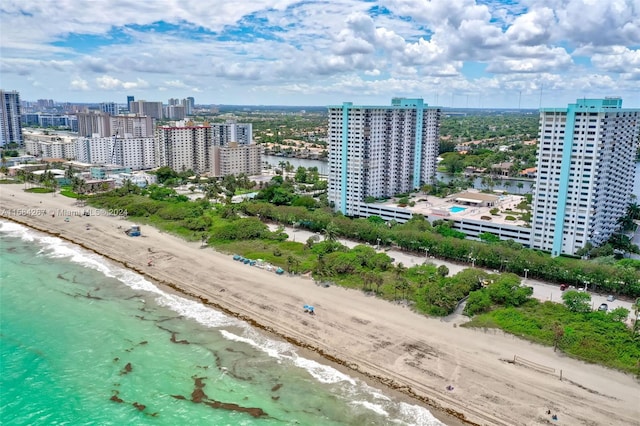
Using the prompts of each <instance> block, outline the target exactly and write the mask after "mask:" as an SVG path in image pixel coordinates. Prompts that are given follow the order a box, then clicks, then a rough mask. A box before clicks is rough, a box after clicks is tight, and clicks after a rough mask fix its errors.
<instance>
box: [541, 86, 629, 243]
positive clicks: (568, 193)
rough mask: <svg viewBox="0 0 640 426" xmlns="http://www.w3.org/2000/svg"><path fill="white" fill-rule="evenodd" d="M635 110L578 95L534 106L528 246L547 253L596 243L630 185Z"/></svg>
mask: <svg viewBox="0 0 640 426" xmlns="http://www.w3.org/2000/svg"><path fill="white" fill-rule="evenodd" d="M639 131H640V110H637V109H635V110H632V109H623V108H622V99H620V98H605V99H578V100H577V101H576V103H575V104H569V105H568V106H567V108H545V109H542V110H541V111H540V140H539V146H538V165H537V178H536V186H535V192H534V196H533V211H532V218H531V220H532V232H531V247H532V248H536V249H541V250H545V251H549V252H551V254H552V255H553V256H559V255H561V254H571V255H573V254H576V252H577V251H578V250H579V249H580V248H582V247H584V246H585V245H586V244H587V243H591V244H593V245H596V246H597V245H600V244H602V243H604V242H605V241H606V240H607V239H608V238H609V237H610V236H611V235H612V234H613V233H614V232H615V231H616V230H617V227H618V219H619V218H620V217H621V216H623V215H624V214H625V210H626V207H627V205H628V204H629V202H630V200H631V193H632V191H633V175H634V171H635V156H636V151H637V149H638V132H639Z"/></svg>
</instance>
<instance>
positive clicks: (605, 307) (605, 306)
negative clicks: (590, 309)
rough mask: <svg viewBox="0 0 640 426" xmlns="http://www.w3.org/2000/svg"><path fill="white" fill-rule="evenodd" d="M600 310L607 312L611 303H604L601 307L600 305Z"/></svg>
mask: <svg viewBox="0 0 640 426" xmlns="http://www.w3.org/2000/svg"><path fill="white" fill-rule="evenodd" d="M598 310H599V311H602V312H607V311H608V310H609V305H607V304H606V303H602V304H601V305H600V306H599V307H598Z"/></svg>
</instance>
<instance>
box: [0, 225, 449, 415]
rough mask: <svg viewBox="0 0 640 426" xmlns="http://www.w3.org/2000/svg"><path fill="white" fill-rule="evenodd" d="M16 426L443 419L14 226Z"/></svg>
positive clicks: (1, 244)
mask: <svg viewBox="0 0 640 426" xmlns="http://www.w3.org/2000/svg"><path fill="white" fill-rule="evenodd" d="M0 424H2V425H185V424H191V425H387V424H398V425H403V424H404V425H440V424H441V423H440V422H438V421H437V420H436V419H435V418H434V417H433V416H432V415H431V413H430V412H429V411H428V410H427V409H425V408H423V407H420V406H417V405H412V404H407V403H404V402H400V401H397V400H395V399H393V398H389V397H387V396H385V395H384V394H383V393H382V392H381V391H379V390H377V389H374V388H372V387H370V386H368V385H367V384H365V383H364V382H362V381H361V380H357V379H354V378H352V377H349V376H347V375H345V374H342V373H340V372H339V371H337V370H335V369H334V368H332V367H329V366H326V365H323V364H320V363H317V362H315V361H312V360H309V359H305V358H303V357H301V356H299V355H298V354H297V352H296V348H295V347H293V346H291V345H289V344H287V343H283V342H280V341H276V340H274V339H272V338H269V337H267V336H266V335H264V334H262V333H260V332H259V331H257V330H255V329H253V328H252V327H250V326H249V325H247V324H246V323H243V322H241V321H239V320H237V319H235V318H231V317H228V316H226V315H224V314H222V313H220V312H217V311H215V310H213V309H210V308H208V307H205V306H202V305H201V304H199V303H197V302H193V301H190V300H187V299H184V298H181V297H179V296H176V295H173V294H169V293H166V292H163V291H162V290H160V289H159V288H157V287H156V286H154V285H153V284H152V283H150V282H148V281H146V280H145V279H144V278H143V277H142V276H140V275H138V274H135V273H133V272H131V271H129V270H126V269H124V268H122V267H120V266H118V265H115V264H113V263H111V262H109V261H107V260H106V259H103V258H101V257H100V256H97V255H95V254H93V253H90V252H87V251H85V250H83V249H81V248H80V247H77V246H74V245H72V244H69V243H67V242H64V241H62V240H60V239H58V238H54V237H50V236H47V235H44V234H41V233H38V232H35V231H32V230H30V229H27V228H25V227H22V226H19V225H16V224H13V223H9V222H4V221H0Z"/></svg>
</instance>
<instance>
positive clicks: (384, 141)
mask: <svg viewBox="0 0 640 426" xmlns="http://www.w3.org/2000/svg"><path fill="white" fill-rule="evenodd" d="M439 122H440V109H439V108H434V107H428V105H426V104H425V103H424V101H423V100H422V99H407V98H394V99H393V100H392V102H391V105H390V106H362V105H353V104H352V103H351V102H345V103H343V104H342V105H336V106H330V107H329V134H328V139H329V190H328V198H329V202H330V203H332V205H333V206H334V208H335V210H338V211H341V212H342V213H344V214H346V215H349V216H360V215H362V214H361V211H362V209H361V207H362V204H363V203H364V201H365V199H366V198H367V197H375V198H381V197H390V196H393V195H396V194H399V193H406V192H409V191H411V190H413V189H416V188H419V187H420V186H421V185H422V184H424V183H430V182H432V179H433V177H434V176H435V172H436V158H437V157H438V147H439V140H438V137H439V132H438V129H439Z"/></svg>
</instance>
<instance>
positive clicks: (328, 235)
mask: <svg viewBox="0 0 640 426" xmlns="http://www.w3.org/2000/svg"><path fill="white" fill-rule="evenodd" d="M338 231H339V229H338V227H337V226H336V224H335V223H333V222H329V223H327V226H326V227H325V228H324V240H325V241H329V242H332V243H333V242H335V241H336V240H337V239H338Z"/></svg>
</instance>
